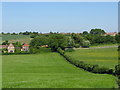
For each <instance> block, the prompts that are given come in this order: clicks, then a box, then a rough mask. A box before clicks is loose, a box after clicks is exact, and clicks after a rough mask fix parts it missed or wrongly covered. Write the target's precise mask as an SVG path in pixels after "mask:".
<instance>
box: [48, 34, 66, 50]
mask: <svg viewBox="0 0 120 90" xmlns="http://www.w3.org/2000/svg"><path fill="white" fill-rule="evenodd" d="M49 39H50V40H49V41H50V42H49V44H48V45H49V47H50V48H51V50H52V51H57V49H58V47H60V48H61V49H63V50H64V49H65V48H66V47H67V46H68V43H67V42H68V41H67V38H66V36H65V35H62V34H51V35H50V36H49Z"/></svg>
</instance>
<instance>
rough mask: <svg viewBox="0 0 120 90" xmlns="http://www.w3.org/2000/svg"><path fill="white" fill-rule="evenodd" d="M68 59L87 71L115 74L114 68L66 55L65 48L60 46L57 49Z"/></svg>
mask: <svg viewBox="0 0 120 90" xmlns="http://www.w3.org/2000/svg"><path fill="white" fill-rule="evenodd" d="M57 51H58V52H59V53H60V54H61V55H62V56H63V57H64V58H65V59H66V60H67V61H69V62H70V63H71V64H73V65H75V66H76V67H79V68H82V69H84V70H86V71H89V72H92V73H99V74H114V70H113V69H109V68H106V67H100V66H99V65H91V64H86V63H84V62H83V61H79V60H76V59H73V58H72V57H71V56H68V55H65V53H64V50H62V49H61V48H59V49H58V50H57Z"/></svg>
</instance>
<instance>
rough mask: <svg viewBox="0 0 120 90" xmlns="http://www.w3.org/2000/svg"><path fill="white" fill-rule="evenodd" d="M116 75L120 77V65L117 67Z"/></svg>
mask: <svg viewBox="0 0 120 90" xmlns="http://www.w3.org/2000/svg"><path fill="white" fill-rule="evenodd" d="M115 74H116V75H120V64H118V65H116V66H115Z"/></svg>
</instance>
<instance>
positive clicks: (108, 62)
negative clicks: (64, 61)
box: [65, 47, 118, 69]
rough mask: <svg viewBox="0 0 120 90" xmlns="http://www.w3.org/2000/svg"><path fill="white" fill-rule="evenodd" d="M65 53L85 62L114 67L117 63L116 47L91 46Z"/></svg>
mask: <svg viewBox="0 0 120 90" xmlns="http://www.w3.org/2000/svg"><path fill="white" fill-rule="evenodd" d="M65 54H66V55H68V56H70V57H72V58H74V59H76V60H79V61H84V62H85V63H87V64H92V65H93V64H97V65H99V66H101V67H107V68H113V69H114V68H115V65H117V64H118V51H117V47H112V48H95V49H94V48H91V49H85V48H84V49H83V48H81V49H75V51H73V52H66V53H65Z"/></svg>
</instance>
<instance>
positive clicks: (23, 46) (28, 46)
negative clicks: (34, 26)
mask: <svg viewBox="0 0 120 90" xmlns="http://www.w3.org/2000/svg"><path fill="white" fill-rule="evenodd" d="M24 46H27V47H29V46H30V45H28V44H24V45H22V47H24Z"/></svg>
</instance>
